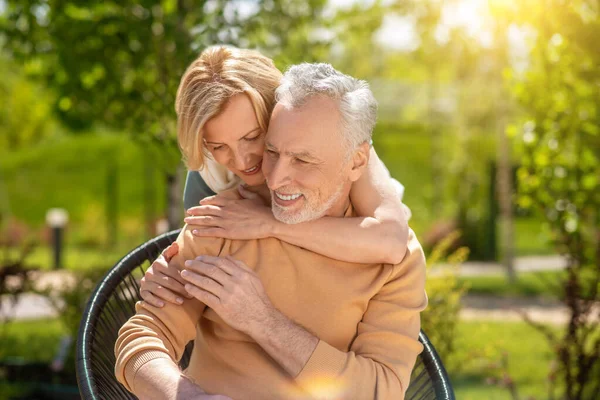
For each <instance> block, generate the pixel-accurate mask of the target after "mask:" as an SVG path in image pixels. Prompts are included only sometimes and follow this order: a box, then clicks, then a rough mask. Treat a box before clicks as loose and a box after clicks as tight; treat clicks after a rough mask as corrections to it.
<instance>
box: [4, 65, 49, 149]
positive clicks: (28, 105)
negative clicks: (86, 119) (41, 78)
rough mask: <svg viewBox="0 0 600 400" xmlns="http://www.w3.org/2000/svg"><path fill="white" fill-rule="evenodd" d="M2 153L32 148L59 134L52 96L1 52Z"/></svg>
mask: <svg viewBox="0 0 600 400" xmlns="http://www.w3.org/2000/svg"><path fill="white" fill-rule="evenodd" d="M0 76H2V79H1V80H0V97H1V98H2V107H0V154H2V153H5V152H8V151H15V150H18V149H21V148H26V147H32V146H35V145H37V144H39V143H40V142H41V141H42V140H44V139H45V138H47V137H49V136H51V135H53V134H56V133H57V130H58V128H59V127H58V124H57V123H56V121H55V119H54V115H53V113H52V106H51V103H52V96H51V95H50V94H49V93H48V91H47V90H45V89H44V88H43V87H42V86H41V85H39V84H36V83H35V82H32V81H31V80H29V79H27V78H26V76H25V75H24V74H23V73H22V72H20V71H19V70H18V68H17V66H16V65H15V64H14V62H12V61H10V60H8V59H7V58H6V57H4V56H3V55H2V54H0Z"/></svg>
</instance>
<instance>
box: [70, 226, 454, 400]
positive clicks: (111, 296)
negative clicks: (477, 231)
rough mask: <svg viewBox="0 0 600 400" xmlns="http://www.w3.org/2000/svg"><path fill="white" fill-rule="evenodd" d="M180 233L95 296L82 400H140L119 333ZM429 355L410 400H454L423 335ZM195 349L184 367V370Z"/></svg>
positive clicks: (109, 277)
mask: <svg viewBox="0 0 600 400" xmlns="http://www.w3.org/2000/svg"><path fill="white" fill-rule="evenodd" d="M178 234H179V230H176V231H172V232H168V233H165V234H164V235H161V236H158V237H156V238H154V239H152V240H149V241H148V242H146V243H144V244H143V245H141V246H139V247H137V248H136V249H134V250H133V251H131V252H130V253H129V254H127V255H126V256H125V257H123V258H122V259H121V260H120V261H119V262H118V263H117V264H116V265H115V266H114V267H113V268H112V269H111V270H110V271H109V272H108V273H107V274H106V276H104V278H103V279H102V280H101V281H100V283H99V284H98V286H96V289H95V290H94V292H93V293H92V295H91V297H90V299H89V301H88V303H87V306H86V308H85V311H84V313H83V317H82V319H81V324H80V326H79V336H78V339H77V383H78V385H79V391H80V393H81V396H82V398H83V399H94V400H96V399H136V397H135V396H134V395H132V394H131V393H129V392H128V391H127V390H126V389H125V388H124V387H123V386H122V385H121V384H120V383H119V382H118V381H117V380H116V378H115V375H114V365H115V356H114V350H113V349H114V345H115V342H116V340H117V335H118V332H119V328H120V327H121V326H122V325H123V324H124V323H125V322H126V321H127V320H128V319H129V318H130V317H131V316H133V314H134V313H135V303H136V302H137V301H138V300H141V299H140V297H139V280H140V278H141V277H142V276H143V274H144V272H145V271H146V269H147V268H148V267H149V266H150V264H151V262H152V261H154V260H155V259H156V257H158V255H159V254H160V253H161V252H162V250H163V249H164V248H166V247H167V246H168V245H169V244H171V243H172V242H173V241H174V240H175V239H176V238H177V235H178ZM419 341H420V342H421V343H422V344H423V347H424V350H423V352H422V353H421V354H420V355H419V357H418V359H417V363H416V365H415V368H414V369H413V373H412V376H411V381H410V385H409V387H408V390H407V393H406V399H423V400H428V399H432V400H433V399H436V400H437V399H444V400H454V392H453V391H452V387H451V386H450V380H449V379H448V375H447V373H446V370H445V369H444V366H443V365H442V362H441V360H440V358H439V356H438V354H437V353H436V351H435V349H434V347H433V345H432V344H431V343H430V342H429V339H428V338H427V336H426V335H425V333H424V332H423V331H421V333H420V334H419ZM192 347H193V343H190V345H189V346H188V347H187V349H186V352H185V354H184V356H183V358H182V360H181V361H180V363H179V364H180V366H181V367H182V368H185V367H186V366H187V364H188V362H189V357H190V354H191V350H192Z"/></svg>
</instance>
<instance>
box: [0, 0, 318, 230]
mask: <svg viewBox="0 0 600 400" xmlns="http://www.w3.org/2000/svg"><path fill="white" fill-rule="evenodd" d="M323 4H324V1H323V0H311V1H309V2H304V1H301V0H294V1H280V0H262V1H258V2H256V3H244V2H237V3H236V2H227V1H224V0H215V1H195V0H144V1H133V0H123V1H100V0H91V1H87V0H86V1H82V0H79V1H65V0H7V1H6V9H5V12H4V17H3V18H2V19H1V20H0V21H2V24H1V28H0V29H1V32H2V35H3V37H4V41H5V48H6V49H7V50H8V51H9V52H10V54H11V55H12V56H13V57H14V58H15V59H18V60H21V61H22V62H23V63H24V65H26V69H27V71H28V72H29V73H31V74H33V75H37V76H39V77H40V78H43V79H44V80H45V81H46V82H47V83H48V84H49V85H50V86H51V87H52V88H53V89H54V90H55V91H56V93H57V94H58V98H57V101H56V110H57V112H58V113H59V115H60V116H61V118H62V120H63V121H65V122H66V123H67V124H68V125H69V126H70V127H72V128H75V129H80V128H87V127H90V126H91V125H93V124H102V125H106V126H110V127H111V128H114V129H122V130H124V131H126V132H129V133H131V134H132V135H133V136H134V137H135V138H136V139H137V140H138V141H139V142H140V143H141V144H142V145H143V147H144V148H145V149H148V156H147V159H148V162H149V163H152V164H158V165H160V166H161V167H162V168H161V169H162V171H163V172H164V177H165V179H166V181H167V184H168V187H169V188H170V190H169V197H168V200H169V201H168V202H167V203H168V207H169V210H168V212H167V215H168V218H169V222H170V226H171V227H176V226H179V225H180V224H181V206H180V204H181V202H180V201H179V199H180V196H181V191H182V188H181V185H180V182H179V178H180V177H181V175H182V174H181V173H180V172H181V171H180V172H177V169H178V168H181V163H180V154H179V151H178V148H177V144H176V136H175V123H176V118H175V112H174V98H175V95H176V91H177V86H178V84H179V79H180V77H181V75H182V74H183V72H184V70H185V68H186V67H187V65H189V63H190V62H191V61H192V60H193V59H194V58H195V56H196V55H197V54H198V53H199V52H200V51H201V50H202V49H204V48H205V47H207V46H209V45H213V44H218V43H224V44H232V45H239V46H242V47H259V48H264V49H265V50H266V52H267V53H268V55H271V56H277V57H276V59H278V61H282V60H283V61H284V62H295V61H298V59H304V60H310V59H311V54H319V51H322V50H323V49H326V46H327V43H323V42H320V41H318V40H315V39H313V38H312V37H311V35H310V32H312V30H313V27H315V26H318V18H317V17H318V15H320V12H321V10H322V7H323ZM281 54H286V55H287V56H286V57H283V56H280V55H281ZM278 55H279V56H278ZM152 149H154V151H151V150H152ZM178 166H179V167H178ZM146 218H147V219H152V216H151V215H147V216H146Z"/></svg>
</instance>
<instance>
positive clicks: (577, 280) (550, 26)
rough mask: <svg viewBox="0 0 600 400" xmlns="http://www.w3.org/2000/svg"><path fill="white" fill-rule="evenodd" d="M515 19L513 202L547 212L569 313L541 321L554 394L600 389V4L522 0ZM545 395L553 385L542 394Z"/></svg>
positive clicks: (586, 394) (581, 394)
mask: <svg viewBox="0 0 600 400" xmlns="http://www.w3.org/2000/svg"><path fill="white" fill-rule="evenodd" d="M521 7H523V8H522V9H521V11H522V12H523V11H524V10H527V13H521V15H526V16H527V17H526V18H524V21H523V23H526V24H529V25H530V26H531V27H534V29H535V30H536V40H535V43H534V47H533V48H532V51H531V53H530V60H529V68H528V70H527V71H526V73H525V74H523V75H519V74H518V73H516V72H515V74H514V80H515V94H516V97H517V98H518V100H519V102H520V104H521V105H522V106H523V107H524V109H525V111H526V119H525V121H524V122H523V123H522V124H521V125H520V126H517V127H516V129H514V131H513V133H514V134H517V133H518V137H519V138H520V139H521V146H522V147H523V157H522V159H521V163H522V167H521V168H520V169H519V171H518V179H519V183H520V188H521V190H520V196H519V203H520V205H521V206H522V207H535V208H536V209H537V210H539V211H540V212H541V214H542V215H543V216H544V218H545V223H546V225H547V226H548V228H549V230H550V232H551V233H552V240H553V244H554V246H555V248H556V250H557V251H558V252H560V253H561V254H564V255H565V256H567V260H568V265H567V267H566V278H565V279H564V281H562V282H561V287H560V292H559V296H560V299H561V300H562V301H563V302H564V304H565V305H566V306H567V307H568V309H569V312H570V318H569V322H568V324H567V326H566V329H565V331H564V333H561V334H560V335H557V334H554V333H552V332H551V331H550V330H547V329H545V328H544V327H543V326H539V328H540V329H541V330H542V331H543V332H544V333H545V334H546V336H547V338H548V340H549V341H550V343H551V344H552V345H553V347H554V348H555V349H556V353H557V354H556V355H557V359H558V361H559V363H560V368H559V371H558V377H559V378H560V381H559V382H560V384H561V387H560V389H561V390H564V394H563V395H562V396H560V398H567V399H593V398H597V396H598V393H600V325H599V322H598V319H597V315H598V311H597V308H596V307H597V304H598V302H599V300H600V293H599V290H600V212H599V210H600V128H599V126H600V91H598V87H600V68H599V67H600V52H598V45H597V38H598V37H600V8H599V6H598V2H596V1H586V0H574V1H570V2H564V1H559V0H536V1H534V0H530V1H526V2H523V3H522V4H521ZM550 396H551V397H553V393H550Z"/></svg>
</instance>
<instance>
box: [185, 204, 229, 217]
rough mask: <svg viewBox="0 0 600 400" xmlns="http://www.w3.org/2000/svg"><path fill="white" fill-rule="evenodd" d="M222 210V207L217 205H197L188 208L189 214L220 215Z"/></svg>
mask: <svg viewBox="0 0 600 400" xmlns="http://www.w3.org/2000/svg"><path fill="white" fill-rule="evenodd" d="M221 211H222V209H221V207H219V206H215V205H206V206H196V207H191V208H188V210H187V215H190V216H192V215H213V216H216V217H218V216H220V215H221Z"/></svg>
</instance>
